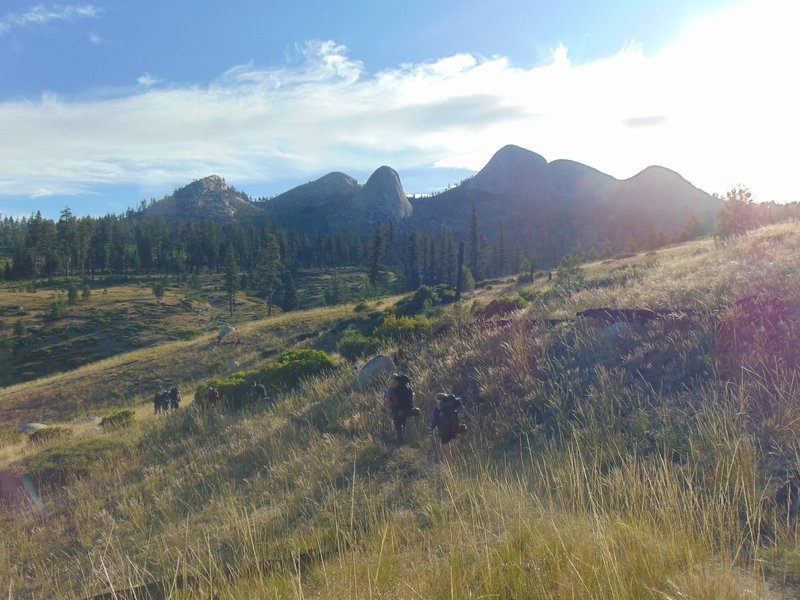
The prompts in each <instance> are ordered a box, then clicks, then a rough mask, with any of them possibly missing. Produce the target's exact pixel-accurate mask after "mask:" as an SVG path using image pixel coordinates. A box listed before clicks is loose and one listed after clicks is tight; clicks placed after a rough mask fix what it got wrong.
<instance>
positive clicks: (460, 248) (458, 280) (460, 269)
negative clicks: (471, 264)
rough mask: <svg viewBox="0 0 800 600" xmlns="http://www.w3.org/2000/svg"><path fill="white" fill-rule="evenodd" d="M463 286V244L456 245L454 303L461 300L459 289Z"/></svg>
mask: <svg viewBox="0 0 800 600" xmlns="http://www.w3.org/2000/svg"><path fill="white" fill-rule="evenodd" d="M463 285H464V242H459V243H458V272H457V278H456V302H458V301H459V300H461V289H462V286H463Z"/></svg>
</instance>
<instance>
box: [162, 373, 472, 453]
mask: <svg viewBox="0 0 800 600" xmlns="http://www.w3.org/2000/svg"><path fill="white" fill-rule="evenodd" d="M250 394H251V395H252V397H253V400H255V401H262V402H263V401H266V400H268V399H269V398H268V396H267V389H266V388H265V387H264V385H263V384H261V383H258V382H257V381H251V382H250ZM220 401H221V396H220V392H219V390H217V389H215V388H214V387H213V386H208V388H207V389H206V406H207V407H208V408H216V407H217V406H218V405H219V404H220ZM383 401H384V403H385V405H386V408H387V410H388V411H389V414H390V415H391V417H392V424H393V425H394V430H395V433H396V434H397V442H398V443H399V444H402V443H404V442H405V430H406V421H407V420H408V419H409V418H411V417H419V416H420V415H421V414H422V413H421V412H420V410H419V408H418V407H416V406H414V390H413V389H412V388H411V382H410V380H409V378H408V375H405V374H394V375H392V376H391V377H390V378H389V387H388V389H387V390H386V393H385V394H384V397H383ZM180 404H181V393H180V390H178V388H177V387H174V386H173V387H172V389H170V390H169V391H163V392H156V395H155V397H154V398H153V407H154V414H158V413H161V412H166V411H168V410H176V409H178V408H180ZM462 406H463V404H462V402H461V398H457V397H456V396H455V395H453V394H444V393H440V394H436V407H435V408H434V409H433V414H432V415H431V422H430V429H431V431H432V432H433V433H434V435H435V436H437V437H438V440H439V443H440V444H441V446H442V448H443V449H444V448H446V447H447V444H449V443H450V441H451V440H452V439H453V438H455V437H456V436H457V435H459V434H462V433H464V432H465V431H466V430H467V426H466V425H464V424H463V423H461V419H460V417H459V412H460V409H461V408H462Z"/></svg>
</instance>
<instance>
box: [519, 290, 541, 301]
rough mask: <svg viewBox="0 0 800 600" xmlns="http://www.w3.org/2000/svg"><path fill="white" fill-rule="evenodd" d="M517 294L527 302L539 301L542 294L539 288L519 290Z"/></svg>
mask: <svg viewBox="0 0 800 600" xmlns="http://www.w3.org/2000/svg"><path fill="white" fill-rule="evenodd" d="M519 295H520V297H521V298H523V299H525V300H527V301H528V302H534V301H538V302H541V301H542V299H543V296H544V295H543V294H542V292H541V290H520V292H519Z"/></svg>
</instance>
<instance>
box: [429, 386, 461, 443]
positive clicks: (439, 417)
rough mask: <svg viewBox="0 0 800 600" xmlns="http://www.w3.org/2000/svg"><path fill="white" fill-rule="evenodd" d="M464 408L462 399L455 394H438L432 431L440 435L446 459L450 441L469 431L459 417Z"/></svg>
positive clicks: (432, 420) (432, 416)
mask: <svg viewBox="0 0 800 600" xmlns="http://www.w3.org/2000/svg"><path fill="white" fill-rule="evenodd" d="M462 406H463V404H462V402H461V398H457V397H456V396H454V395H453V394H436V408H434V409H433V414H432V415H431V429H432V430H433V431H434V432H436V433H437V434H438V437H439V443H440V444H441V446H442V453H443V454H444V455H445V457H449V449H448V444H449V443H450V441H451V440H452V439H453V438H455V437H456V436H457V435H460V434H462V433H464V432H465V431H466V430H467V426H466V425H464V424H463V423H461V419H460V418H459V415H458V413H459V410H460V409H461V407H462Z"/></svg>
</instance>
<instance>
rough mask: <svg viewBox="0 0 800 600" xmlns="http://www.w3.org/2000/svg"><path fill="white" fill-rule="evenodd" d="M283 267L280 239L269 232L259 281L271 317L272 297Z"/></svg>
mask: <svg viewBox="0 0 800 600" xmlns="http://www.w3.org/2000/svg"><path fill="white" fill-rule="evenodd" d="M282 269H283V265H282V264H281V255H280V248H279V246H278V240H277V239H276V238H275V236H274V235H273V234H271V233H270V234H267V239H266V246H265V248H264V250H263V252H262V254H261V260H260V261H259V264H258V281H259V287H260V288H261V291H262V292H263V293H264V297H265V298H266V299H267V316H269V317H271V316H272V299H273V297H274V295H275V289H276V287H277V284H278V276H279V275H280V273H281V270H282Z"/></svg>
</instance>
